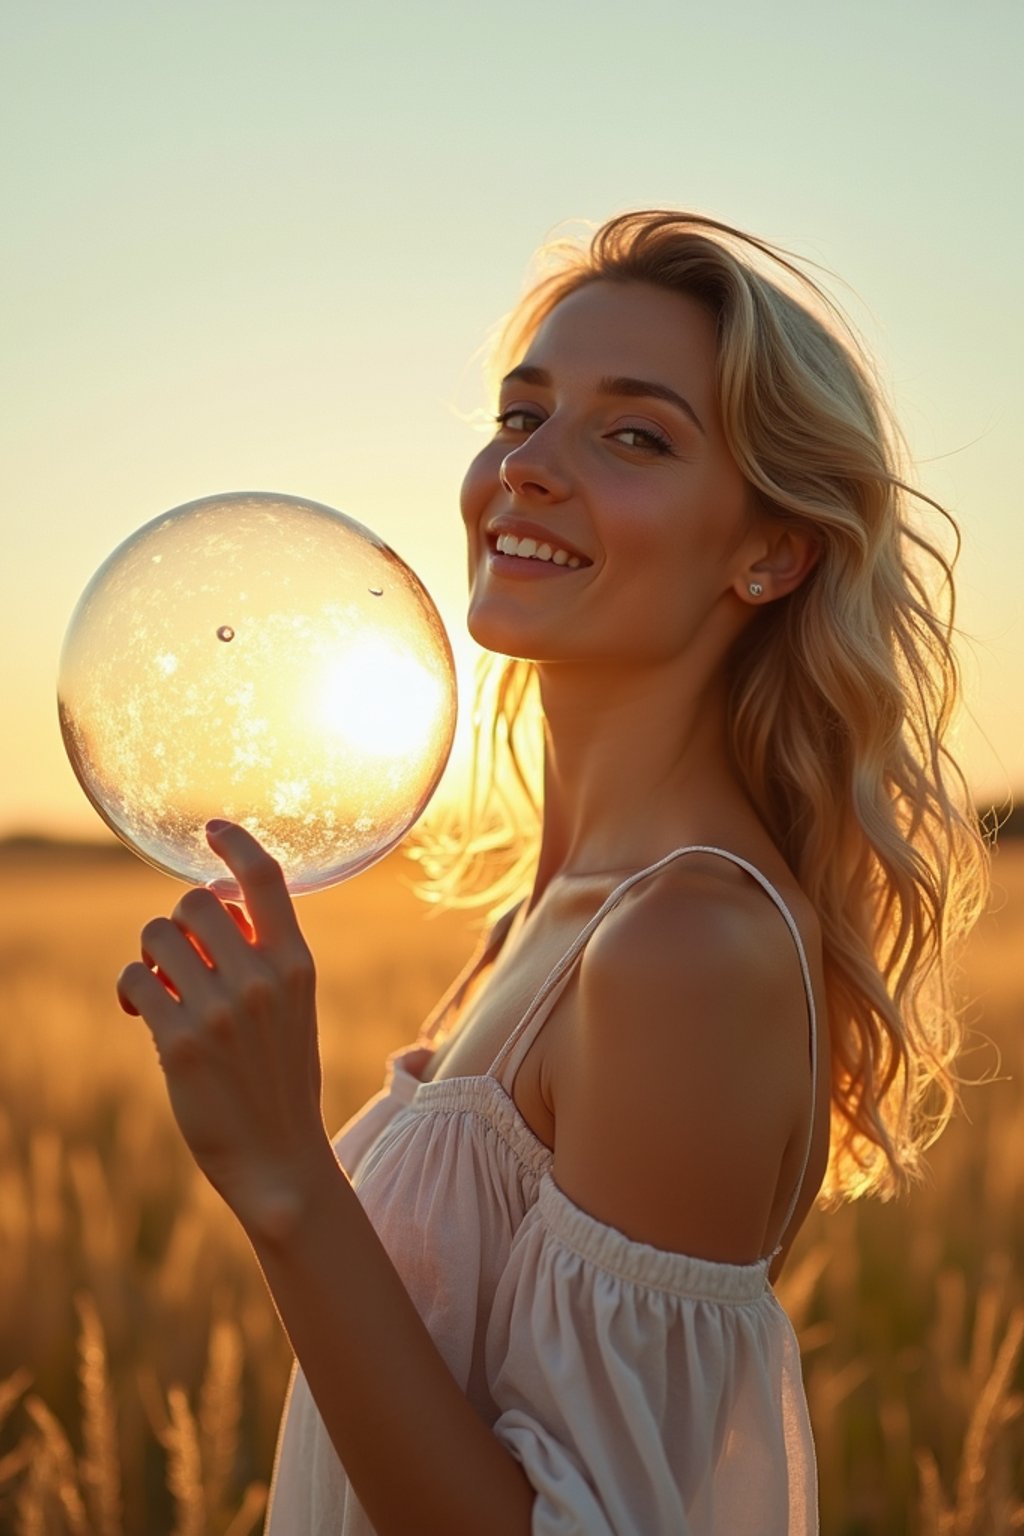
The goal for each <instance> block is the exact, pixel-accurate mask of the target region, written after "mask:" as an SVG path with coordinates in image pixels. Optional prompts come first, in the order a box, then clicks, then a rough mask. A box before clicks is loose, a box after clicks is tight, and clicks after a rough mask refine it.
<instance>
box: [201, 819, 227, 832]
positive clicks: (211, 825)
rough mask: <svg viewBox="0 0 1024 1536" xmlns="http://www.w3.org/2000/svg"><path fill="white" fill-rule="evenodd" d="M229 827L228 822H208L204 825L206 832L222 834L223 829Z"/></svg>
mask: <svg viewBox="0 0 1024 1536" xmlns="http://www.w3.org/2000/svg"><path fill="white" fill-rule="evenodd" d="M230 825H231V823H230V821H208V822H207V823H206V830H207V832H223V831H224V828H225V827H230Z"/></svg>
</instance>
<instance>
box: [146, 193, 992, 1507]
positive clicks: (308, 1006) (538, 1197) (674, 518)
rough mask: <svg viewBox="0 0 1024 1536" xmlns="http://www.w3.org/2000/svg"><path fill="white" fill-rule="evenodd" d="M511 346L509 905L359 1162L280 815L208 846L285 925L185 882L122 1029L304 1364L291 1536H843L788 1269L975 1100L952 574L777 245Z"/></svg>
mask: <svg viewBox="0 0 1024 1536" xmlns="http://www.w3.org/2000/svg"><path fill="white" fill-rule="evenodd" d="M801 284H802V286H801ZM506 342H507V345H506V348H505V356H504V361H503V363H502V371H503V379H502V383H501V387H500V399H499V401H498V409H497V415H496V422H495V433H494V436H493V438H492V440H491V441H490V442H489V443H488V444H487V446H486V447H485V448H484V449H483V451H482V452H481V453H480V454H479V455H478V457H477V458H476V459H475V461H474V462H473V464H472V465H471V466H470V469H469V471H468V473H467V475H466V480H465V484H464V488H463V495H462V513H463V518H464V521H465V526H466V535H467V540H468V547H469V567H470V605H469V624H470V628H471V630H472V632H473V634H474V635H475V636H476V638H477V639H478V640H479V641H480V642H481V643H482V644H484V645H485V646H487V647H488V648H489V649H491V650H492V651H493V652H495V653H497V654H500V655H502V656H504V657H506V658H508V659H507V660H506V661H505V662H504V663H503V666H504V672H503V675H502V677H501V678H500V680H499V686H498V689H497V691H496V695H495V698H496V704H495V706H494V709H493V710H492V712H491V715H490V718H488V716H487V712H486V711H482V712H481V713H480V715H479V716H478V721H477V726H478V735H479V737H480V738H481V739H482V741H483V743H484V745H485V747H488V748H490V750H491V754H492V759H493V758H494V757H497V758H498V759H499V760H500V759H502V757H504V758H505V759H506V761H507V766H509V767H510V768H511V772H512V775H513V777H514V776H515V775H516V774H517V773H518V774H519V777H520V778H521V779H524V780H525V775H524V774H523V773H522V768H521V750H520V739H519V735H518V733H519V732H520V731H521V727H522V725H523V701H524V699H526V698H528V696H529V694H530V690H531V689H534V690H536V695H537V697H538V698H539V702H540V706H541V712H542V728H543V745H542V751H543V783H542V787H541V789H540V791H539V794H538V803H537V805H536V809H535V812H533V811H531V812H528V813H527V814H525V815H523V816H521V817H520V818H517V820H516V822H515V824H513V825H508V823H509V819H510V808H511V807H512V804H513V802H512V801H511V800H510V799H509V797H508V792H507V788H506V784H505V782H504V780H503V778H502V776H501V775H500V774H499V773H496V772H493V771H492V772H488V771H487V769H486V764H485V766H484V769H483V772H482V777H481V778H480V780H479V783H478V788H477V789H475V790H474V794H473V799H472V803H471V805H470V807H469V809H468V812H467V813H466V815H465V817H464V820H463V823H462V825H461V827H459V829H458V840H457V846H456V848H455V857H454V860H453V865H452V870H451V871H450V872H449V876H448V877H447V884H445V883H444V881H443V880H442V881H441V886H442V887H443V888H444V889H445V890H446V892H447V893H448V895H449V897H450V898H451V899H464V900H465V899H470V898H471V897H472V896H473V895H474V894H475V895H476V896H477V897H478V898H480V899H482V900H489V901H492V902H493V901H494V900H495V899H496V897H497V896H498V895H499V894H500V893H501V892H502V889H503V890H504V894H505V895H506V896H507V897H509V898H510V903H511V904H510V905H509V906H508V908H507V910H504V911H502V912H501V913H500V915H499V916H498V917H497V921H496V922H495V924H494V926H493V928H492V929H491V931H490V932H489V933H488V934H487V936H486V938H485V940H484V942H483V943H482V945H481V947H480V950H479V952H478V954H477V955H476V956H475V957H474V958H473V960H472V961H471V962H470V964H469V966H468V967H467V969H466V971H465V972H464V973H463V975H462V976H461V977H459V978H458V979H457V980H456V982H455V983H454V984H453V986H452V987H451V989H450V990H449V992H448V993H447V994H446V996H445V997H444V998H443V999H442V1001H441V1003H440V1004H439V1005H438V1007H437V1009H436V1010H435V1013H434V1014H433V1016H432V1017H431V1019H430V1020H428V1021H427V1024H426V1025H425V1026H424V1030H423V1034H422V1037H421V1039H420V1041H419V1042H418V1043H417V1044H416V1045H415V1046H413V1047H410V1049H408V1050H407V1051H405V1052H402V1053H400V1054H399V1055H398V1057H397V1058H396V1059H394V1060H393V1061H392V1063H391V1065H390V1071H389V1074H388V1079H387V1083H386V1085H385V1088H384V1091H383V1092H382V1093H381V1094H380V1095H378V1097H377V1098H376V1099H374V1100H373V1101H371V1103H370V1104H369V1105H368V1106H367V1107H366V1109H365V1110H364V1111H363V1112H362V1113H361V1114H360V1115H358V1116H357V1117H356V1118H355V1120H354V1121H352V1122H351V1123H350V1125H349V1126H347V1127H346V1128H345V1129H344V1130H343V1131H342V1132H341V1134H340V1135H339V1136H338V1137H337V1138H336V1140H335V1141H334V1143H333V1146H332V1144H331V1143H330V1141H329V1140H328V1138H327V1135H326V1133H325V1131H324V1128H323V1124H322V1119H321V1114H320V1069H319V1056H318V1050H317V1036H316V1017H315V1007H314V970H313V962H312V957H311V956H310V954H309V951H308V949H307V948H306V946H305V943H304V942H303V940H302V937H301V934H300V933H299V930H298V926H297V924H296V921H295V914H294V910H293V908H292V905H291V902H290V900H289V898H288V895H287V892H286V890H285V887H284V884H283V881H282V877H281V872H280V870H279V869H278V868H277V866H276V865H275V864H274V862H273V860H272V859H270V858H269V857H268V855H267V854H266V852H265V850H263V849H262V848H261V847H260V846H259V844H258V843H257V842H256V841H255V840H254V839H253V838H252V837H251V836H249V834H248V833H246V832H244V831H243V830H242V829H241V828H240V827H238V826H233V825H230V824H226V823H215V824H211V827H210V829H209V836H210V842H211V846H212V847H213V849H214V850H215V851H216V852H217V853H218V854H219V855H220V856H221V857H222V858H223V859H224V861H225V862H226V863H227V865H228V866H229V868H230V869H231V871H232V872H233V874H234V875H235V878H236V879H237V881H238V883H239V886H240V887H241V889H242V891H243V893H244V897H245V901H246V905H247V907H248V919H245V918H244V917H243V915H242V914H241V913H240V912H238V911H234V910H232V909H230V908H225V906H224V905H223V904H222V903H221V902H220V901H219V900H218V899H217V898H216V896H215V895H214V894H213V893H212V892H211V891H209V890H206V891H196V892H190V893H189V895H188V896H186V897H185V898H184V899H183V901H182V902H181V903H180V904H179V907H178V908H177V910H176V911H175V913H174V914H173V917H172V919H171V920H170V921H167V920H163V919H158V920H156V921H155V922H153V923H150V924H149V925H147V927H146V929H145V930H144V932H143V960H142V962H141V963H140V962H137V963H135V964H134V965H130V966H129V967H128V968H127V969H126V971H125V972H124V973H123V975H122V978H121V983H120V990H121V996H122V1000H123V1002H124V1005H125V1006H126V1008H128V1009H129V1010H130V1011H136V1012H140V1013H142V1014H143V1015H144V1016H145V1018H146V1020H147V1022H148V1023H149V1025H150V1027H151V1028H152V1030H153V1033H154V1035H155V1036H156V1039H157V1043H158V1046H159V1048H160V1054H161V1060H162V1063H163V1066H164V1069H165V1072H166V1074H167V1079H168V1086H169V1090H170V1094H171V1101H172V1104H173V1106H174V1109H175V1113H176V1114H177V1116H178V1120H179V1123H180V1124H181V1127H182V1130H183V1132H184V1134H185V1136H186V1138H187V1139H188V1141H189V1144H190V1145H191V1147H192V1149H193V1152H194V1153H195V1156H196V1158H197V1160H198V1161H199V1163H200V1166H201V1167H203V1169H204V1171H205V1172H206V1173H207V1175H208V1177H209V1178H210V1179H211V1181H212V1182H213V1183H214V1184H215V1186H216V1187H217V1188H218V1189H219V1190H220V1192H221V1193H222V1195H223V1196H224V1198H225V1200H226V1201H227V1202H228V1204H229V1205H230V1206H231V1208H232V1209H233V1210H234V1211H235V1213H236V1214H237V1216H238V1217H239V1219H240V1220H241V1222H242V1223H243V1225H244V1226H245V1229H246V1231H247V1232H248V1234H249V1236H250V1238H251V1240H252V1243H253V1246H254V1248H255V1250H256V1253H257V1255H258V1257H259V1259H260V1262H261V1264H262V1266H263V1269H264V1272H265V1274H266V1277H267V1280H268V1283H269V1285H270V1288H271V1291H272V1293H273V1295H274V1298H275V1301H276V1303H277V1306H278V1309H279V1312H280V1315H281V1318H282V1321H283V1323H284V1325H285V1327H286V1329H287V1330H288V1333H289V1336H290V1339H291V1342H292V1344H293V1346H294V1349H295V1353H296V1357H297V1367H296V1372H295V1376H294V1379H293V1384H292V1389H291V1392H290V1396H289V1402H288V1407H287V1412H286V1416H285V1420H284V1425H283V1429H282V1435H281V1441H280V1446H279V1452H278V1459H277V1465H276V1469H275V1480H274V1488H273V1493H272V1506H271V1514H270V1523H269V1527H268V1529H269V1531H270V1532H271V1533H272V1536H294V1533H303V1536H306V1533H316V1536H328V1533H331V1536H334V1533H344V1536H370V1533H372V1532H377V1533H378V1536H398V1533H401V1536H407V1533H408V1532H410V1531H415V1532H417V1533H427V1536H429V1533H438V1536H441V1533H443V1536H460V1533H464V1536H478V1533H479V1532H481V1531H487V1532H488V1533H493V1536H505V1533H507V1536H526V1533H527V1532H532V1533H533V1536H556V1533H564V1532H570V1531H571V1532H580V1533H586V1536H670V1533H671V1536H687V1533H689V1536H726V1533H727V1536H755V1533H756V1536H762V1533H769V1532H770V1533H771V1536H782V1533H788V1536H809V1533H811V1532H813V1531H814V1530H816V1528H817V1500H816V1474H815V1459H814V1447H813V1443H812V1439H811V1433H810V1426H809V1421H808V1415H807V1408H806V1402H805V1399H804V1394H803V1387H802V1383H801V1378H800V1360H799V1351H798V1348H797V1343H796V1339H795V1337H794V1334H793V1330H792V1328H791V1327H790V1325H789V1322H788V1320H787V1319H786V1317H785V1314H784V1313H783V1312H782V1310H781V1308H780V1307H779V1305H778V1303H777V1301H776V1299H775V1296H774V1293H773V1290H772V1282H773V1280H774V1279H775V1278H776V1277H777V1275H778V1273H779V1271H780V1269H781V1267H782V1265H783V1264H784V1262H785V1258H786V1255H787V1253H788V1250H789V1248H790V1246H791V1244H792V1242H793V1240H794V1237H795V1236H796V1234H797V1232H798V1231H799V1229H800V1226H801V1224H802V1222H803V1220H804V1218H805V1216H806V1215H807V1213H808V1211H809V1210H810V1208H811V1206H812V1205H813V1204H814V1202H815V1200H816V1199H818V1198H819V1196H822V1197H825V1198H832V1199H837V1198H841V1197H844V1196H849V1197H852V1196H854V1195H857V1194H860V1193H863V1192H866V1191H868V1190H875V1191H878V1192H882V1193H887V1192H889V1191H890V1190H891V1189H893V1188H895V1187H897V1186H899V1185H901V1184H904V1183H906V1182H907V1181H908V1180H909V1178H910V1176H911V1175H912V1174H913V1172H914V1171H915V1168H916V1166H917V1160H918V1157H919V1154H920V1151H921V1148H922V1146H923V1144H924V1143H925V1142H926V1141H927V1140H928V1138H929V1136H932V1135H934V1134H935V1133H936V1127H941V1124H942V1123H943V1122H944V1119H945V1118H946V1117H947V1116H948V1112H949V1105H950V1101H951V1099H952V1084H953V1079H952V1061H953V1057H954V1054H955V1050H956V1045H957V1041H958V1030H957V1022H956V1018H955V1015H954V1013H953V1011H952V1009H951V1006H950V1002H949V997H948V989H947V987H946V977H947V972H948V965H949V954H950V947H951V944H952V942H953V940H954V939H955V938H956V937H958V936H959V934H960V933H962V932H963V931H964V930H965V929H966V928H967V927H968V926H969V925H970V922H971V921H972V919H973V916H974V915H975V913H976V911H977V908H978V903H979V900H980V896H981V891H982V887H983V883H984V850H983V847H982V844H981V843H980V841H979V839H978V837H977V834H976V832H975V829H974V826H973V823H972V821H971V820H970V818H969V816H968V815H967V814H966V812H965V810H964V808H963V797H962V785H961V782H960V779H959V776H958V774H957V772H956V770H955V767H954V766H953V765H952V763H951V760H950V759H949V756H948V753H947V750H946V747H945V744H944V735H945V732H946V729H947V727H948V724H949V717H950V711H951V708H952V704H953V702H954V697H955V693H956V669H955V664H954V661H953V658H952V653H951V650H950V627H949V623H948V619H947V617H946V616H945V615H944V614H943V613H942V611H941V610H939V609H938V608H936V606H935V604H934V602H933V599H932V597H931V595H930V588H929V583H928V581H927V579H926V567H927V565H928V564H929V563H930V564H931V566H932V567H933V569H934V570H935V571H936V572H937V574H938V577H939V585H940V587H941V586H942V585H943V584H945V585H946V586H948V583H949V579H950V571H949V568H948V565H947V564H946V562H945V561H944V560H943V559H942V557H941V556H940V555H939V554H938V553H937V550H936V548H935V547H934V545H933V543H932V542H931V541H929V540H928V539H927V538H926V537H925V535H924V533H923V532H922V531H920V530H919V529H918V528H916V527H915V526H914V524H913V522H912V520H911V516H910V508H911V496H912V493H911V492H910V491H909V490H908V488H907V487H906V485H905V484H904V482H903V480H902V478H901V476H900V474H899V472H898V468H897V464H896V459H895V457H894V451H893V446H892V445H893V442H894V441H895V439H894V437H893V435H892V432H891V430H890V429H889V428H888V427H887V426H886V424H885V419H884V416H883V414H882V411H881V406H880V403H879V400H878V397H877V393H876V392H875V390H874V389H873V387H872V385H871V384H870V382H869V374H868V372H867V371H866V368H865V366H864V365H863V363H862V362H861V361H860V360H859V358H858V356H857V354H856V352H855V350H854V348H853V346H852V343H851V342H850V341H849V338H847V337H845V336H844V335H843V334H842V333H841V331H840V329H839V328H838V326H837V323H836V321H835V318H834V316H832V315H830V313H829V311H828V308H827V305H826V304H825V301H824V299H823V298H822V296H821V294H820V293H819V292H818V291H817V290H816V289H815V288H814V287H813V286H812V285H810V284H809V283H808V282H807V281H806V280H803V279H799V274H798V273H797V272H796V270H795V268H794V267H793V266H792V265H791V264H790V263H789V262H788V261H787V260H786V259H785V258H784V257H782V256H781V255H779V254H777V253H774V252H771V251H770V250H768V248H767V247H765V246H763V245H762V244H761V243H759V242H758V241H756V240H753V239H752V238H750V237H747V236H744V235H741V234H739V233H738V232H736V231H733V230H730V229H728V228H726V227H725V226H722V225H720V224H717V223H715V222H714V221H712V220H707V219H701V218H698V217H696V216H692V215H687V214H675V213H662V212H654V213H637V214H629V215H625V216H623V217H622V218H620V219H617V220H614V221H612V223H611V224H609V225H607V226H605V227H604V228H603V229H601V230H600V231H598V233H597V235H596V236H595V238H594V241H593V243H592V245H591V247H590V248H589V250H585V251H584V250H576V249H573V250H571V251H569V252H567V253H566V252H563V262H562V266H561V267H560V268H559V269H558V270H556V271H555V272H554V273H553V274H552V275H551V276H549V277H548V278H547V279H546V280H545V281H544V282H542V283H541V284H540V285H539V286H538V287H537V288H536V289H535V290H533V292H532V293H531V294H530V295H529V296H528V298H527V300H526V301H525V302H524V304H523V305H522V306H521V307H520V309H519V310H518V311H517V313H516V315H515V316H514V317H513V320H512V322H511V325H510V327H509V330H508V332H507V336H506ZM333 686H334V685H333V684H332V685H331V688H329V689H328V694H329V695H330V696H331V699H330V701H328V702H327V703H323V702H322V703H321V705H320V707H324V708H328V709H333V708H334V707H335V702H333V700H334V698H335V695H334V692H332V690H333ZM341 713H342V714H343V713H344V710H342V711H341ZM485 755H486V754H485ZM492 767H493V762H492ZM506 832H507V834H508V835H507V836H505V833H506ZM503 838H504V840H505V841H506V842H507V844H508V852H509V867H508V871H507V873H506V876H505V877H504V879H502V877H501V875H500V871H498V872H496V871H495V869H494V865H493V863H492V862H490V860H491V858H492V856H493V853H494V851H495V849H496V847H497V846H498V845H500V843H501V841H502V840H503ZM425 856H428V855H427V852H425ZM481 871H482V874H481ZM474 887H475V890H474ZM435 888H436V887H435ZM340 942H344V936H341V939H340ZM200 956H202V957H203V958H202V959H201V958H200ZM926 1105H927V1106H928V1108H929V1109H930V1110H931V1111H932V1117H931V1119H930V1121H928V1122H927V1123H926V1122H925V1120H924V1117H923V1110H924V1107H925V1106H926ZM936 1105H937V1106H938V1112H937V1114H936V1113H935V1109H936ZM339 1164H340V1165H341V1166H339ZM343 1170H344V1171H343Z"/></svg>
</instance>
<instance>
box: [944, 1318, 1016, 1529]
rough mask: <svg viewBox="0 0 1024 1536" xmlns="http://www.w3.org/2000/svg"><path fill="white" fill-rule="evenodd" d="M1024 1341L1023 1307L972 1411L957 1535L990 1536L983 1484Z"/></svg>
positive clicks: (1008, 1412)
mask: <svg viewBox="0 0 1024 1536" xmlns="http://www.w3.org/2000/svg"><path fill="white" fill-rule="evenodd" d="M1022 1344H1024V1307H1017V1308H1016V1310H1015V1311H1014V1312H1013V1314H1012V1316H1011V1318H1010V1321H1009V1324H1008V1325H1007V1329H1006V1333H1005V1335H1004V1337H1003V1342H1002V1344H1000V1346H999V1351H998V1353H997V1354H996V1358H995V1364H994V1365H993V1367H992V1371H991V1373H990V1375H989V1378H988V1380H987V1381H986V1383H985V1385H984V1387H983V1388H982V1390H981V1393H980V1394H979V1396H978V1399H977V1402H976V1403H975V1405H974V1409H973V1412H972V1413H971V1417H970V1422H969V1423H968V1426H967V1434H966V1436H965V1438H964V1451H963V1457H962V1459H961V1463H960V1475H959V1477H958V1478H957V1489H956V1520H955V1524H954V1531H955V1533H956V1536H990V1532H989V1531H986V1530H984V1529H983V1527H982V1525H981V1521H982V1518H983V1517H984V1516H985V1507H984V1506H985V1483H986V1474H987V1470H988V1464H989V1458H990V1456H991V1453H992V1449H993V1446H994V1444H995V1440H996V1436H997V1435H998V1434H999V1431H1000V1430H1001V1429H1002V1428H1003V1426H1004V1424H1006V1423H1007V1422H1008V1421H1009V1419H1010V1418H1012V1417H1013V1415H1014V1408H1015V1406H1016V1405H1015V1404H1014V1402H1013V1400H1012V1399H1011V1397H1010V1383H1011V1381H1012V1380H1013V1373H1014V1370H1015V1369H1016V1365H1017V1359H1018V1356H1019V1355H1020V1351H1021V1345H1022Z"/></svg>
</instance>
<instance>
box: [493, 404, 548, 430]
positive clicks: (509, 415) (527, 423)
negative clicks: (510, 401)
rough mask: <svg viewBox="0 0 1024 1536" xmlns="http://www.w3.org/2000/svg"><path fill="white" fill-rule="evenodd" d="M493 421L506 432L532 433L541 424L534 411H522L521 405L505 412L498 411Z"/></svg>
mask: <svg viewBox="0 0 1024 1536" xmlns="http://www.w3.org/2000/svg"><path fill="white" fill-rule="evenodd" d="M494 420H495V422H496V423H497V425H498V426H499V427H504V428H505V430H506V432H532V431H533V430H534V428H535V427H539V426H540V423H541V417H540V416H538V415H537V412H536V411H527V410H524V409H523V407H522V406H521V405H514V406H510V407H509V409H508V410H507V411H499V412H498V414H497V416H495V418H494Z"/></svg>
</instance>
